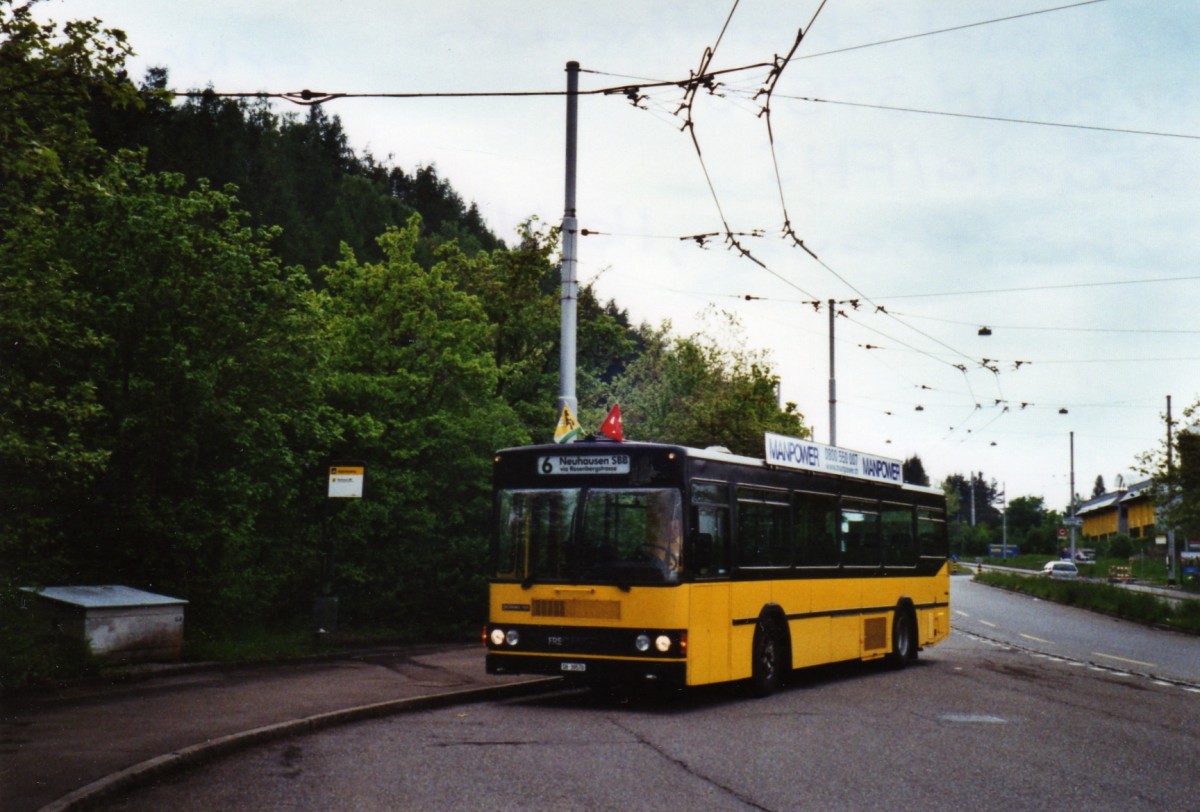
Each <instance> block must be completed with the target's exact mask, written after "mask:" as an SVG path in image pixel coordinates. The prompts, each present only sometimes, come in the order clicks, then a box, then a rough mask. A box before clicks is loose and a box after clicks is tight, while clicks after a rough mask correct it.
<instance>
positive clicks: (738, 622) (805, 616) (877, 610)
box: [733, 601, 950, 626]
mask: <svg viewBox="0 0 1200 812" xmlns="http://www.w3.org/2000/svg"><path fill="white" fill-rule="evenodd" d="M949 606H950V602H949V601H935V602H933V603H920V604H916V605H915V606H914V607H913V608H915V609H942V608H946V607H949ZM895 608H896V607H895V606H877V607H868V608H866V609H835V610H833V611H831V612H793V613H792V614H790V615H785V617H786V619H787V620H788V622H791V621H793V620H812V619H813V618H818V617H852V616H856V615H880V614H885V613H887V612H891V611H892V610H893V609H895ZM757 622H758V618H757V617H749V618H746V617H742V618H734V620H733V625H734V626H753V625H754V624H755V623H757Z"/></svg>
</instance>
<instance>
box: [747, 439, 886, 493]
mask: <svg viewBox="0 0 1200 812" xmlns="http://www.w3.org/2000/svg"><path fill="white" fill-rule="evenodd" d="M766 444H767V462H768V463H770V464H771V465H778V466H780V467H782V468H798V469H800V470H803V471H817V472H820V473H823V474H841V475H842V476H852V477H855V478H857V479H869V480H871V481H872V482H894V483H895V484H897V485H902V484H903V483H904V472H903V470H902V465H901V462H900V460H894V459H891V458H890V457H877V456H875V455H874V454H864V453H863V452H861V451H851V450H850V449H848V448H838V447H836V446H831V445H822V444H821V443H814V442H812V441H811V440H801V439H799V438H797V437H785V436H784V435H782V434H771V433H769V432H768V433H767V435H766Z"/></svg>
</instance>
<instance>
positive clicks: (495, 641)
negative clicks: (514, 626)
mask: <svg viewBox="0 0 1200 812" xmlns="http://www.w3.org/2000/svg"><path fill="white" fill-rule="evenodd" d="M492 645H493V646H502V645H504V629H492Z"/></svg>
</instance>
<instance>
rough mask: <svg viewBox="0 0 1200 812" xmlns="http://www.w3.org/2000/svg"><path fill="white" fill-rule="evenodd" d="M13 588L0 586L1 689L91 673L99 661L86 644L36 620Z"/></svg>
mask: <svg viewBox="0 0 1200 812" xmlns="http://www.w3.org/2000/svg"><path fill="white" fill-rule="evenodd" d="M23 595H24V593H22V592H21V591H20V590H18V589H17V588H16V587H14V586H12V585H10V584H6V585H0V640H3V641H4V642H3V645H0V688H3V689H9V688H22V687H25V686H28V685H43V684H47V683H53V682H58V681H61V680H68V679H75V678H78V677H84V676H91V675H94V674H96V673H97V672H98V671H99V661H98V660H97V659H96V658H95V657H94V656H92V652H91V649H90V648H89V646H88V644H87V643H86V642H85V641H83V640H79V639H77V638H72V637H67V636H65V635H62V634H58V633H56V632H54V631H53V630H51V629H48V628H44V627H42V626H41V625H40V624H38V623H36V622H35V620H34V618H33V617H32V616H31V614H30V612H29V610H28V609H25V608H24V605H23V603H22V596H23Z"/></svg>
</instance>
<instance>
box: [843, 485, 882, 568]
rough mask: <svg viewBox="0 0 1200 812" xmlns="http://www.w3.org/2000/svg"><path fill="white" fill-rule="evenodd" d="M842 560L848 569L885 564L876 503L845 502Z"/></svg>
mask: <svg viewBox="0 0 1200 812" xmlns="http://www.w3.org/2000/svg"><path fill="white" fill-rule="evenodd" d="M842 560H843V562H844V563H845V564H846V566H848V567H878V566H880V565H881V564H882V563H883V557H882V550H881V549H880V545H879V509H878V507H877V506H876V504H875V503H874V502H866V501H853V500H850V499H846V500H843V502H842Z"/></svg>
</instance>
